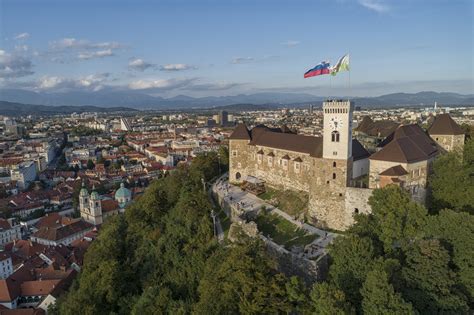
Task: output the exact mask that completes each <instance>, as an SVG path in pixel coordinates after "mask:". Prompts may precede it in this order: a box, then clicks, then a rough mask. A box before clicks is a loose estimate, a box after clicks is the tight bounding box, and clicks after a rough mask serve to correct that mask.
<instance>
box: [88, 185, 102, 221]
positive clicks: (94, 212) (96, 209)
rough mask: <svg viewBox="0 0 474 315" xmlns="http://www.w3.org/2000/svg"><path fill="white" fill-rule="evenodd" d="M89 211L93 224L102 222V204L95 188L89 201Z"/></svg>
mask: <svg viewBox="0 0 474 315" xmlns="http://www.w3.org/2000/svg"><path fill="white" fill-rule="evenodd" d="M89 211H90V214H91V217H92V220H93V222H92V223H93V224H95V225H99V224H102V204H101V202H100V196H99V194H98V193H97V191H95V190H93V191H92V193H91V197H90V201H89Z"/></svg>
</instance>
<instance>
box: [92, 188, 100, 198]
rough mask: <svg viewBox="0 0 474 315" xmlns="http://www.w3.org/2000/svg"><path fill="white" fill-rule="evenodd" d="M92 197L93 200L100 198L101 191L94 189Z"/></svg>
mask: <svg viewBox="0 0 474 315" xmlns="http://www.w3.org/2000/svg"><path fill="white" fill-rule="evenodd" d="M91 199H93V200H99V199H100V197H99V193H98V192H97V191H95V190H94V191H93V192H92V193H91Z"/></svg>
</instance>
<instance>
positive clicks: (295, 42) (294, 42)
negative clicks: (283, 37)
mask: <svg viewBox="0 0 474 315" xmlns="http://www.w3.org/2000/svg"><path fill="white" fill-rule="evenodd" d="M281 44H282V45H283V46H286V47H294V46H297V45H299V44H301V42H300V41H298V40H287V41H286V42H283V43H281Z"/></svg>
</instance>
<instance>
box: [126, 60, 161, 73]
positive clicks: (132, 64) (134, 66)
mask: <svg viewBox="0 0 474 315" xmlns="http://www.w3.org/2000/svg"><path fill="white" fill-rule="evenodd" d="M149 68H156V65H155V64H153V63H150V62H146V61H145V60H143V59H140V58H133V59H131V60H130V61H129V62H128V69H129V70H136V71H142V72H143V71H145V70H146V69H149Z"/></svg>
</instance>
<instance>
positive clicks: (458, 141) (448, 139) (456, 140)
mask: <svg viewBox="0 0 474 315" xmlns="http://www.w3.org/2000/svg"><path fill="white" fill-rule="evenodd" d="M430 136H431V138H433V139H434V140H435V141H436V142H437V143H438V144H439V145H440V146H441V147H442V148H443V149H445V150H446V151H448V152H449V151H454V150H462V148H463V147H464V141H465V135H430Z"/></svg>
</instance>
